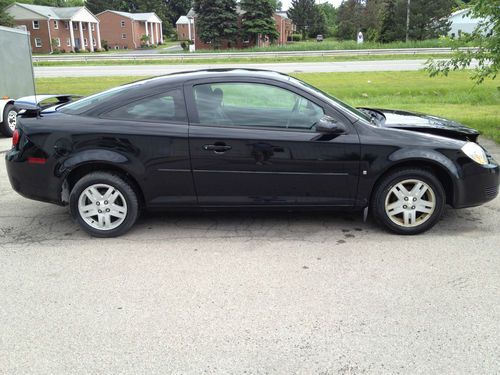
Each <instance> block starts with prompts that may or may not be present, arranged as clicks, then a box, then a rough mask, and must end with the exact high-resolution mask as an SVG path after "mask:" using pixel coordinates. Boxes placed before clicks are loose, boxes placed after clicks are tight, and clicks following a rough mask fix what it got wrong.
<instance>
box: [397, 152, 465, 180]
mask: <svg viewBox="0 0 500 375" xmlns="http://www.w3.org/2000/svg"><path fill="white" fill-rule="evenodd" d="M388 159H389V160H390V161H391V163H390V164H391V165H390V166H389V167H388V168H387V169H389V168H391V167H393V166H394V164H398V163H400V162H408V161H416V162H418V161H421V162H427V163H432V164H435V165H436V166H439V167H441V168H443V169H445V170H446V171H447V172H448V174H449V175H451V176H453V177H455V178H460V171H459V169H458V168H457V166H456V165H455V164H454V163H453V162H452V161H451V160H450V159H449V158H448V157H446V155H444V154H442V153H440V152H438V151H436V150H431V149H421V148H420V149H418V148H402V149H399V150H397V151H395V152H393V153H392V154H390V155H389V157H388Z"/></svg>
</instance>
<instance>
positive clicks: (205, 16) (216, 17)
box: [194, 0, 238, 49]
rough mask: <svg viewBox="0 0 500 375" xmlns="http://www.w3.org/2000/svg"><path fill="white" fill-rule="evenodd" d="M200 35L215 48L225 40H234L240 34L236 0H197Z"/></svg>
mask: <svg viewBox="0 0 500 375" xmlns="http://www.w3.org/2000/svg"><path fill="white" fill-rule="evenodd" d="M194 11H195V12H196V14H197V19H196V23H197V25H198V30H199V31H198V36H199V37H200V39H201V40H202V41H203V42H205V43H212V46H213V47H214V48H215V49H218V48H220V47H221V45H222V43H223V42H229V43H230V42H232V41H234V40H235V39H236V37H237V35H238V15H237V14H236V1H235V0H195V1H194Z"/></svg>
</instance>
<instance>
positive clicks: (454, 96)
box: [37, 72, 500, 143]
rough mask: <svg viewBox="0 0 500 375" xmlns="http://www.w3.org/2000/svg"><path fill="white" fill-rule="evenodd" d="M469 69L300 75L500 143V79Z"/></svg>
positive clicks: (84, 89) (73, 83) (89, 84)
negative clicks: (433, 73)
mask: <svg viewBox="0 0 500 375" xmlns="http://www.w3.org/2000/svg"><path fill="white" fill-rule="evenodd" d="M469 74H470V73H469V72H456V73H452V74H450V76H449V77H437V78H429V76H428V74H427V73H425V72H377V73H372V72H370V73H301V74H295V76H296V77H298V78H300V79H303V80H304V81H307V82H308V83H310V84H312V85H315V86H317V87H319V88H320V89H322V90H324V91H327V92H329V93H330V94H332V95H334V96H336V97H338V98H339V99H342V100H344V101H346V102H348V103H349V104H353V105H356V106H373V107H379V108H399V109H409V110H415V111H419V112H425V113H430V114H434V115H439V116H444V117H448V118H451V119H453V120H457V121H459V122H462V123H464V124H466V125H469V126H471V127H474V128H476V129H478V130H480V131H481V132H482V133H483V134H484V135H485V136H486V137H488V138H491V139H494V140H495V141H496V142H499V143H500V88H499V84H498V82H497V81H486V82H485V83H483V84H482V85H479V86H475V85H474V83H473V82H472V81H470V80H469ZM135 80H137V77H98V78H95V79H89V78H39V79H37V91H38V92H39V93H58V92H64V93H68V92H69V93H72V94H81V95H88V94H91V93H95V92H98V91H101V90H104V89H107V88H109V87H113V86H117V85H120V84H123V83H127V82H131V81H135Z"/></svg>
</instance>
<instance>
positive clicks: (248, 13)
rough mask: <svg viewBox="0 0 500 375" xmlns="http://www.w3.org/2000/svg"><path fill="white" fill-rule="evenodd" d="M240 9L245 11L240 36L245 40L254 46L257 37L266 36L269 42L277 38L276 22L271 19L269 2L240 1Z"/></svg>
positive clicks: (272, 12)
mask: <svg viewBox="0 0 500 375" xmlns="http://www.w3.org/2000/svg"><path fill="white" fill-rule="evenodd" d="M240 6H241V9H242V10H243V11H245V13H244V14H243V17H242V20H241V28H242V34H243V37H244V38H245V39H248V40H249V41H250V42H251V43H253V44H256V43H257V42H258V41H259V36H264V35H267V36H268V37H269V40H270V41H271V42H273V41H275V40H276V39H278V37H279V33H278V30H276V21H275V20H274V18H273V14H274V6H273V4H272V3H271V1H269V0H242V1H241V3H240Z"/></svg>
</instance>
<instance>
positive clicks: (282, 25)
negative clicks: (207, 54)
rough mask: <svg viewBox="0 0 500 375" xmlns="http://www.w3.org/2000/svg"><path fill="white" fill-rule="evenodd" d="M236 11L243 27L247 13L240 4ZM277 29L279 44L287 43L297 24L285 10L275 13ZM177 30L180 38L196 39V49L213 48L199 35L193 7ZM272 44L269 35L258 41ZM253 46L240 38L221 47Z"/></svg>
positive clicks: (181, 18) (183, 17) (263, 43)
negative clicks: (244, 16)
mask: <svg viewBox="0 0 500 375" xmlns="http://www.w3.org/2000/svg"><path fill="white" fill-rule="evenodd" d="M236 12H237V13H238V27H241V20H242V18H243V14H244V13H245V12H244V11H243V10H241V8H240V7H239V6H237V7H236ZM273 18H274V21H275V24H276V30H277V31H278V33H279V37H278V39H277V40H276V42H277V43H278V44H279V45H285V44H287V43H288V41H289V38H291V36H292V34H293V32H294V30H295V26H294V24H293V22H292V20H291V19H289V18H288V17H287V16H286V13H285V12H280V13H275V14H274V15H273ZM176 30H177V38H178V39H179V40H192V41H194V45H195V49H211V48H212V46H211V45H210V44H209V43H204V42H202V41H201V39H200V38H199V37H198V32H197V31H198V30H197V28H196V13H195V11H194V10H193V9H191V10H190V11H189V12H188V14H187V15H185V16H181V17H179V19H178V20H177V22H176ZM269 44H270V41H269V38H268V37H267V35H262V36H261V37H260V38H259V39H258V41H257V46H259V47H265V46H268V45H269ZM247 47H253V46H251V45H250V44H249V42H248V41H245V40H242V39H241V38H238V39H237V40H236V41H235V42H233V43H232V44H230V43H228V42H226V43H224V44H223V45H222V46H221V48H222V49H227V48H247Z"/></svg>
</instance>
